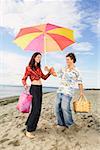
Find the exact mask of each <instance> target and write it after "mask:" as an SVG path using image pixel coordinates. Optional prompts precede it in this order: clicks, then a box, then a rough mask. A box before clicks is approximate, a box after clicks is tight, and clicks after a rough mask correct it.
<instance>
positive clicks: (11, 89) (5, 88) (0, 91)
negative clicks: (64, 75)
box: [0, 85, 57, 99]
mask: <svg viewBox="0 0 100 150" xmlns="http://www.w3.org/2000/svg"><path fill="white" fill-rule="evenodd" d="M23 90H24V88H23V87H22V86H9V85H0V99H1V98H5V97H10V96H19V95H20V94H21V92H22V91H23ZM56 90H57V88H55V87H43V93H47V92H53V91H56Z"/></svg>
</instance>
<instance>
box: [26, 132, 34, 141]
mask: <svg viewBox="0 0 100 150" xmlns="http://www.w3.org/2000/svg"><path fill="white" fill-rule="evenodd" d="M26 136H27V137H28V138H30V139H32V138H34V137H35V135H34V134H33V133H32V132H28V131H26Z"/></svg>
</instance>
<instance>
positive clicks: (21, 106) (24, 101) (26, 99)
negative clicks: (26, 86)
mask: <svg viewBox="0 0 100 150" xmlns="http://www.w3.org/2000/svg"><path fill="white" fill-rule="evenodd" d="M31 102H32V95H30V93H29V92H27V91H24V92H22V93H21V95H20V97H19V100H18V104H17V106H16V108H17V109H18V110H19V111H20V112H22V113H29V111H30V106H31Z"/></svg>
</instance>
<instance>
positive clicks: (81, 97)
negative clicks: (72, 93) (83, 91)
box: [78, 95, 87, 101]
mask: <svg viewBox="0 0 100 150" xmlns="http://www.w3.org/2000/svg"><path fill="white" fill-rule="evenodd" d="M78 100H79V101H82V100H85V101H87V98H86V96H85V95H82V96H79V99H78Z"/></svg>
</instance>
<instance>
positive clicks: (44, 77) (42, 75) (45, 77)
mask: <svg viewBox="0 0 100 150" xmlns="http://www.w3.org/2000/svg"><path fill="white" fill-rule="evenodd" d="M39 71H40V77H41V78H42V79H44V80H46V79H47V78H48V77H49V76H50V75H51V73H50V72H49V73H47V74H46V75H45V74H43V72H42V70H41V68H40V70H39Z"/></svg>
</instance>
